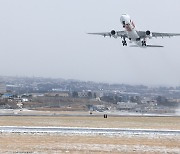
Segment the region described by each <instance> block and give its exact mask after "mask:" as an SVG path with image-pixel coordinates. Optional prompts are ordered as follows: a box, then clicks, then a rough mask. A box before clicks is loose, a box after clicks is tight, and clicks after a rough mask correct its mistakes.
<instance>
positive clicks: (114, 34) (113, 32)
mask: <svg viewBox="0 0 180 154" xmlns="http://www.w3.org/2000/svg"><path fill="white" fill-rule="evenodd" d="M111 36H113V37H114V38H117V32H116V31H115V30H112V31H111Z"/></svg>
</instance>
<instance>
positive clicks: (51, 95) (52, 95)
mask: <svg viewBox="0 0 180 154" xmlns="http://www.w3.org/2000/svg"><path fill="white" fill-rule="evenodd" d="M45 96H50V97H69V93H68V92H50V93H46V94H45Z"/></svg>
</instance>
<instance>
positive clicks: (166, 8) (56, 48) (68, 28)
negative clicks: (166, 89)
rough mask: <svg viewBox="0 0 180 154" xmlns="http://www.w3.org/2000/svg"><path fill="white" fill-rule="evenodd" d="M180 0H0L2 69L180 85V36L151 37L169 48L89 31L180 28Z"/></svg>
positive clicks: (5, 71) (4, 71) (1, 72)
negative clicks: (127, 22) (124, 19)
mask: <svg viewBox="0 0 180 154" xmlns="http://www.w3.org/2000/svg"><path fill="white" fill-rule="evenodd" d="M179 6H180V1H179V0H172V1H169V0H158V1H157V0H151V1H145V0H129V1H119V0H98V1H97V0H75V1H73V0H0V53H1V60H0V75H13V76H42V77H55V78H58V77H61V78H65V79H80V80H85V81H100V82H110V83H128V84H146V85H168V86H169V85H172V86H180V50H179V49H180V37H173V38H171V39H169V38H164V39H161V38H159V39H152V40H149V42H148V43H149V44H159V45H164V46H165V48H161V49H160V48H148V49H140V48H130V47H123V46H122V43H121V39H120V38H119V39H113V38H103V37H100V36H91V35H87V34H86V33H87V32H108V31H111V30H112V29H115V30H122V25H121V24H120V16H121V14H123V13H128V14H129V15H130V16H131V18H132V20H133V21H134V23H135V24H136V27H137V28H138V30H151V31H154V32H175V33H178V32H179V33H180V29H179V27H180V20H179V17H180V12H179Z"/></svg>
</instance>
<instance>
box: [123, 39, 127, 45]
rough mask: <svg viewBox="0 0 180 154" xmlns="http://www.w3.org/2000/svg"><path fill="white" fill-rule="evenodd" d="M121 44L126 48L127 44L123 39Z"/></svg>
mask: <svg viewBox="0 0 180 154" xmlns="http://www.w3.org/2000/svg"><path fill="white" fill-rule="evenodd" d="M122 44H123V46H127V42H126V39H125V38H123V41H122Z"/></svg>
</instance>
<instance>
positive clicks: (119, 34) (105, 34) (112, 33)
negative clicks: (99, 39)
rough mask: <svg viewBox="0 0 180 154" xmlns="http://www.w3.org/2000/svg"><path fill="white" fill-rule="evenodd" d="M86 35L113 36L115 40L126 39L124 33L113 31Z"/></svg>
mask: <svg viewBox="0 0 180 154" xmlns="http://www.w3.org/2000/svg"><path fill="white" fill-rule="evenodd" d="M87 34H92V35H101V36H104V37H106V36H109V37H111V36H113V37H115V38H117V37H125V38H126V37H127V33H126V32H125V31H114V30H112V31H111V32H102V33H87Z"/></svg>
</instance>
